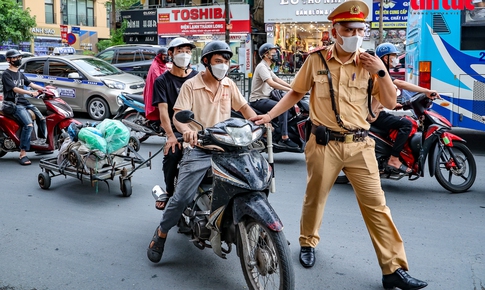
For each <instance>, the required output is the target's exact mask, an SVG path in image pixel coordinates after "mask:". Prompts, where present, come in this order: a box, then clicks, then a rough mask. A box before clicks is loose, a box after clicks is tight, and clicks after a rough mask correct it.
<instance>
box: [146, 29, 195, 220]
mask: <svg viewBox="0 0 485 290" xmlns="http://www.w3.org/2000/svg"><path fill="white" fill-rule="evenodd" d="M194 48H195V45H194V44H193V43H191V42H190V41H189V40H188V39H186V38H183V37H177V38H175V39H173V40H172V41H171V42H170V43H169V45H168V51H167V52H168V55H169V57H170V58H171V59H172V60H173V65H172V68H171V69H170V70H168V71H166V72H165V73H164V74H162V75H160V76H159V77H158V78H157V79H156V80H155V83H154V84H153V100H152V105H153V106H154V107H157V108H158V111H159V120H160V122H161V126H162V128H163V129H164V130H165V134H166V138H167V143H166V144H165V149H164V156H163V175H164V178H165V186H166V188H165V190H166V194H162V196H161V197H160V198H159V200H158V201H157V202H156V203H155V207H156V208H157V209H159V210H163V209H165V206H166V205H167V200H168V199H169V197H171V196H172V195H173V192H174V184H175V177H176V176H177V175H178V169H177V167H178V163H179V161H180V159H181V158H182V150H181V146H180V143H179V142H177V138H178V137H182V134H180V133H179V132H178V131H177V129H176V128H175V127H174V125H173V124H172V122H171V120H172V118H173V114H174V111H173V106H174V104H175V101H176V100H177V97H178V94H179V91H180V88H181V87H182V84H183V83H184V82H185V81H187V80H188V79H191V78H193V77H194V76H195V75H197V71H195V70H192V69H191V68H190V59H191V58H192V50H193V49H194Z"/></svg>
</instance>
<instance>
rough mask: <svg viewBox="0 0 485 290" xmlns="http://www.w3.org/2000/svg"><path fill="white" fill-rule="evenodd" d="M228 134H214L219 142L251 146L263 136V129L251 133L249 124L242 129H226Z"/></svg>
mask: <svg viewBox="0 0 485 290" xmlns="http://www.w3.org/2000/svg"><path fill="white" fill-rule="evenodd" d="M225 130H226V132H227V134H220V133H212V137H214V138H215V139H216V140H217V141H219V142H221V143H225V144H229V145H235V146H249V145H250V144H251V143H253V142H254V141H255V140H257V139H259V138H260V137H261V135H262V134H263V132H262V130H261V128H258V129H257V130H255V131H254V132H253V131H251V126H250V125H249V124H247V125H244V126H242V127H226V128H225Z"/></svg>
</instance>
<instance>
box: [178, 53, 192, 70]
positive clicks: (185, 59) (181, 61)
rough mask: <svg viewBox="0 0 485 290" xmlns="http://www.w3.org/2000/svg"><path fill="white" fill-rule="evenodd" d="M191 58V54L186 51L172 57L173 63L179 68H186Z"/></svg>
mask: <svg viewBox="0 0 485 290" xmlns="http://www.w3.org/2000/svg"><path fill="white" fill-rule="evenodd" d="M191 58H192V55H190V54H188V53H185V52H184V53H179V54H176V55H175V56H174V57H173V63H175V65H176V66H178V67H180V68H186V67H187V66H188V65H189V63H190V59H191Z"/></svg>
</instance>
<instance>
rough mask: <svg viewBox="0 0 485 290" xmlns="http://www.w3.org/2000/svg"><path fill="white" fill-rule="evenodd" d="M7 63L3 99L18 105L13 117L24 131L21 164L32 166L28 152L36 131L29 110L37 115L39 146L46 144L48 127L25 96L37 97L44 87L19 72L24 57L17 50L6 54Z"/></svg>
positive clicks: (21, 142) (3, 81)
mask: <svg viewBox="0 0 485 290" xmlns="http://www.w3.org/2000/svg"><path fill="white" fill-rule="evenodd" d="M5 57H6V58H7V62H8V63H9V64H10V65H9V67H8V69H6V70H5V72H4V73H3V76H2V85H3V97H4V100H5V101H11V102H14V103H15V104H16V105H17V109H16V111H15V112H14V113H13V116H14V117H15V118H16V119H18V120H19V121H20V125H21V126H22V131H21V133H20V157H19V163H20V164H21V165H30V164H31V162H30V160H29V158H28V157H27V151H28V150H29V149H30V135H31V134H32V130H33V129H34V125H33V123H32V118H31V116H30V113H29V112H28V111H27V110H31V111H32V112H33V113H34V114H35V120H36V123H37V127H38V132H37V133H38V136H39V138H40V139H39V140H38V142H37V145H41V144H42V143H44V144H45V139H46V136H47V135H46V133H47V127H46V121H45V117H44V116H43V115H42V114H41V112H40V111H39V109H37V108H36V107H35V106H34V105H32V104H31V103H30V102H29V100H27V98H25V96H24V95H30V96H31V97H37V96H38V95H39V93H38V92H37V91H38V90H42V89H43V87H41V86H39V85H36V84H34V83H32V82H30V81H29V79H28V78H27V77H26V76H24V74H23V73H22V72H20V71H19V67H20V65H21V61H22V55H21V54H20V52H19V51H18V50H16V49H10V50H9V51H7V53H6V54H5ZM24 86H27V87H30V88H32V89H34V90H35V91H29V90H25V89H24Z"/></svg>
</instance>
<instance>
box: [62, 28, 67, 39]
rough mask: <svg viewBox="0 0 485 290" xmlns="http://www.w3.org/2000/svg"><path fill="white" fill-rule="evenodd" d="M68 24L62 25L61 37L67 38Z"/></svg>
mask: <svg viewBox="0 0 485 290" xmlns="http://www.w3.org/2000/svg"><path fill="white" fill-rule="evenodd" d="M67 32H68V26H67V25H61V39H64V40H67Z"/></svg>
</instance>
